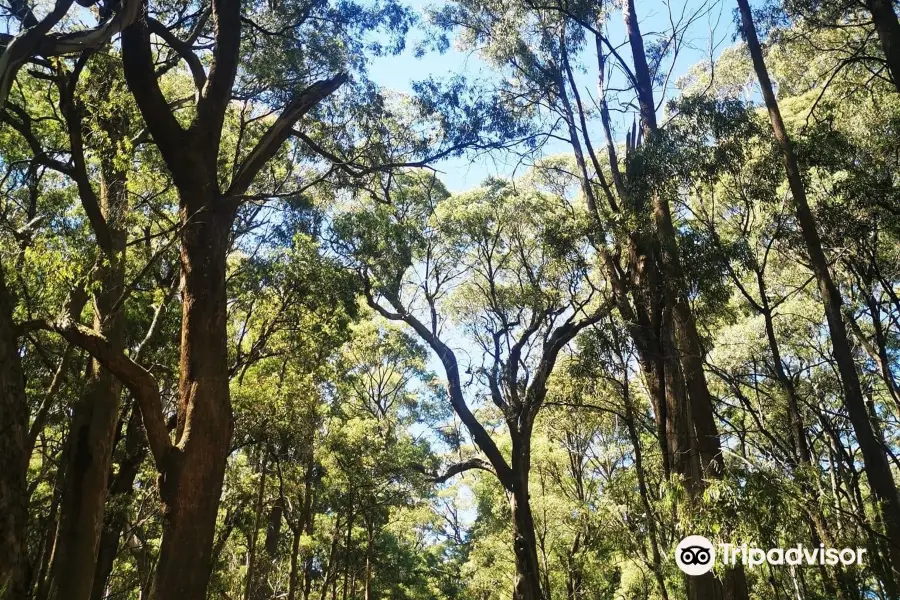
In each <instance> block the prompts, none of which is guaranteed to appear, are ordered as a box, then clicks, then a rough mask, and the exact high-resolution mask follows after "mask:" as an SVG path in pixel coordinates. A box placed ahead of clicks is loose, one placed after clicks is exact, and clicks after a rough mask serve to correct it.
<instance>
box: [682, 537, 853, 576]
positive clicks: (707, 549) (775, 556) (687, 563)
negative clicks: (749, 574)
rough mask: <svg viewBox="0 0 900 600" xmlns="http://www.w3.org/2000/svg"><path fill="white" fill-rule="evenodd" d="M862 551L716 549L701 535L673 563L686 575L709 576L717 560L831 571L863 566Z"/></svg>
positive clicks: (687, 542) (799, 547) (727, 546)
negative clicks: (821, 567)
mask: <svg viewBox="0 0 900 600" xmlns="http://www.w3.org/2000/svg"><path fill="white" fill-rule="evenodd" d="M865 553H866V549H865V548H856V549H853V548H844V549H842V550H838V549H837V548H826V547H825V545H824V544H820V545H819V546H818V547H813V548H808V547H806V546H803V545H802V544H797V545H796V546H793V547H791V548H772V549H770V550H763V549H762V548H754V547H752V546H748V545H747V544H741V545H740V546H738V545H735V544H719V546H718V550H717V548H716V546H715V545H714V544H713V543H712V542H710V541H709V540H708V539H706V538H705V537H703V536H702V535H689V536H687V537H686V538H684V539H683V540H681V541H680V542H679V543H678V546H676V548H675V563H676V564H677V565H678V568H679V569H681V570H682V571H684V572H685V573H687V574H688V575H695V576H696V575H703V574H705V573H709V571H710V570H712V568H713V566H714V565H715V563H716V556H717V555H718V556H719V557H720V558H721V562H722V564H724V565H728V566H732V565H735V564H737V563H738V561H740V562H741V564H744V565H746V566H747V567H748V568H750V569H753V568H755V567H758V566H760V565H763V564H768V565H775V566H778V565H791V566H799V565H823V566H829V567H834V566H837V565H838V564H842V565H845V566H849V565H862V564H863V556H864V555H865Z"/></svg>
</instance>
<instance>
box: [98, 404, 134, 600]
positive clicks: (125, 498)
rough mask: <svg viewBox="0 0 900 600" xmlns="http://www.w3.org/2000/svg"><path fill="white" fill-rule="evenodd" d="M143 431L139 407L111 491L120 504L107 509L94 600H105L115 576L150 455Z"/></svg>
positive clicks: (127, 436)
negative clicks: (136, 490)
mask: <svg viewBox="0 0 900 600" xmlns="http://www.w3.org/2000/svg"><path fill="white" fill-rule="evenodd" d="M145 443H146V441H145V439H144V436H143V429H142V427H141V419H140V411H139V410H138V407H137V404H136V403H135V405H134V406H133V407H132V409H131V416H130V417H129V419H128V425H127V428H126V430H125V452H124V456H123V457H122V460H121V462H120V463H119V470H118V473H116V475H115V477H113V478H112V484H111V485H110V487H109V497H110V499H112V500H116V502H115V504H118V505H120V506H113V507H112V510H110V509H109V508H107V511H106V515H105V517H104V523H103V532H102V533H101V535H100V545H99V550H98V552H97V566H96V568H95V571H94V582H93V587H92V591H91V600H103V597H104V595H105V593H106V587H107V584H108V583H109V576H110V575H111V574H112V570H113V564H114V563H115V560H116V555H118V553H119V544H120V542H121V537H122V531H124V530H125V527H126V525H127V523H128V510H127V506H121V505H122V504H125V505H127V504H128V503H129V502H130V499H131V497H132V496H133V495H134V482H135V480H136V479H137V476H138V473H139V472H140V468H141V463H143V462H144V458H145V457H146V455H147V451H146V447H145Z"/></svg>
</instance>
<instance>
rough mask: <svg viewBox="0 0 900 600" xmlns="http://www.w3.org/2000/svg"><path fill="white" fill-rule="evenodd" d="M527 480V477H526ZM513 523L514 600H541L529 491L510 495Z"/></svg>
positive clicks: (535, 539)
mask: <svg viewBox="0 0 900 600" xmlns="http://www.w3.org/2000/svg"><path fill="white" fill-rule="evenodd" d="M526 480H527V477H526ZM509 502H510V508H511V509H512V521H513V551H514V552H515V556H516V581H515V586H514V588H513V600H540V599H541V598H542V595H541V580H540V575H539V568H538V558H537V537H536V536H535V532H534V517H533V516H532V514H531V503H530V502H529V499H528V492H527V491H518V490H516V491H513V492H512V493H511V494H510V500H509Z"/></svg>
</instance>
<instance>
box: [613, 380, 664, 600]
mask: <svg viewBox="0 0 900 600" xmlns="http://www.w3.org/2000/svg"><path fill="white" fill-rule="evenodd" d="M622 399H623V400H624V404H625V426H626V427H627V429H628V437H629V439H630V440H631V445H632V447H633V448H634V468H635V471H636V472H637V478H638V491H639V492H640V495H641V503H642V504H643V506H644V512H645V515H646V516H645V519H646V523H647V534H648V537H649V538H650V539H649V540H648V541H649V542H650V556H651V558H652V560H653V576H654V577H655V578H656V584H657V586H658V587H659V596H660V598H661V599H662V600H669V592H668V590H667V589H666V578H665V571H664V567H663V562H662V556H661V554H660V551H659V536H658V534H657V528H656V514H655V513H654V511H653V507H652V505H651V504H650V492H649V491H648V489H647V480H646V475H645V473H644V455H643V452H642V450H641V438H640V435H639V434H638V430H637V426H636V425H635V415H634V406H633V405H632V401H631V390H630V389H629V386H628V374H627V372H626V375H625V380H624V382H623V387H622Z"/></svg>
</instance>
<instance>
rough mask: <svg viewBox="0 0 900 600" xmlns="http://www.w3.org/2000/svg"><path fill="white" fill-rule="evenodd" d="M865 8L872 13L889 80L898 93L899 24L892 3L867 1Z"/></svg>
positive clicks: (877, 0) (899, 60)
mask: <svg viewBox="0 0 900 600" xmlns="http://www.w3.org/2000/svg"><path fill="white" fill-rule="evenodd" d="M866 6H867V7H868V8H869V12H871V13H872V22H874V23H875V31H877V32H878V40H879V41H880V42H881V50H882V51H883V52H884V58H885V62H887V66H888V71H890V74H891V79H892V80H893V81H894V86H895V87H896V88H897V91H900V22H898V21H897V13H896V12H894V3H893V2H892V1H891V0H868V1H867V2H866Z"/></svg>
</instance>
